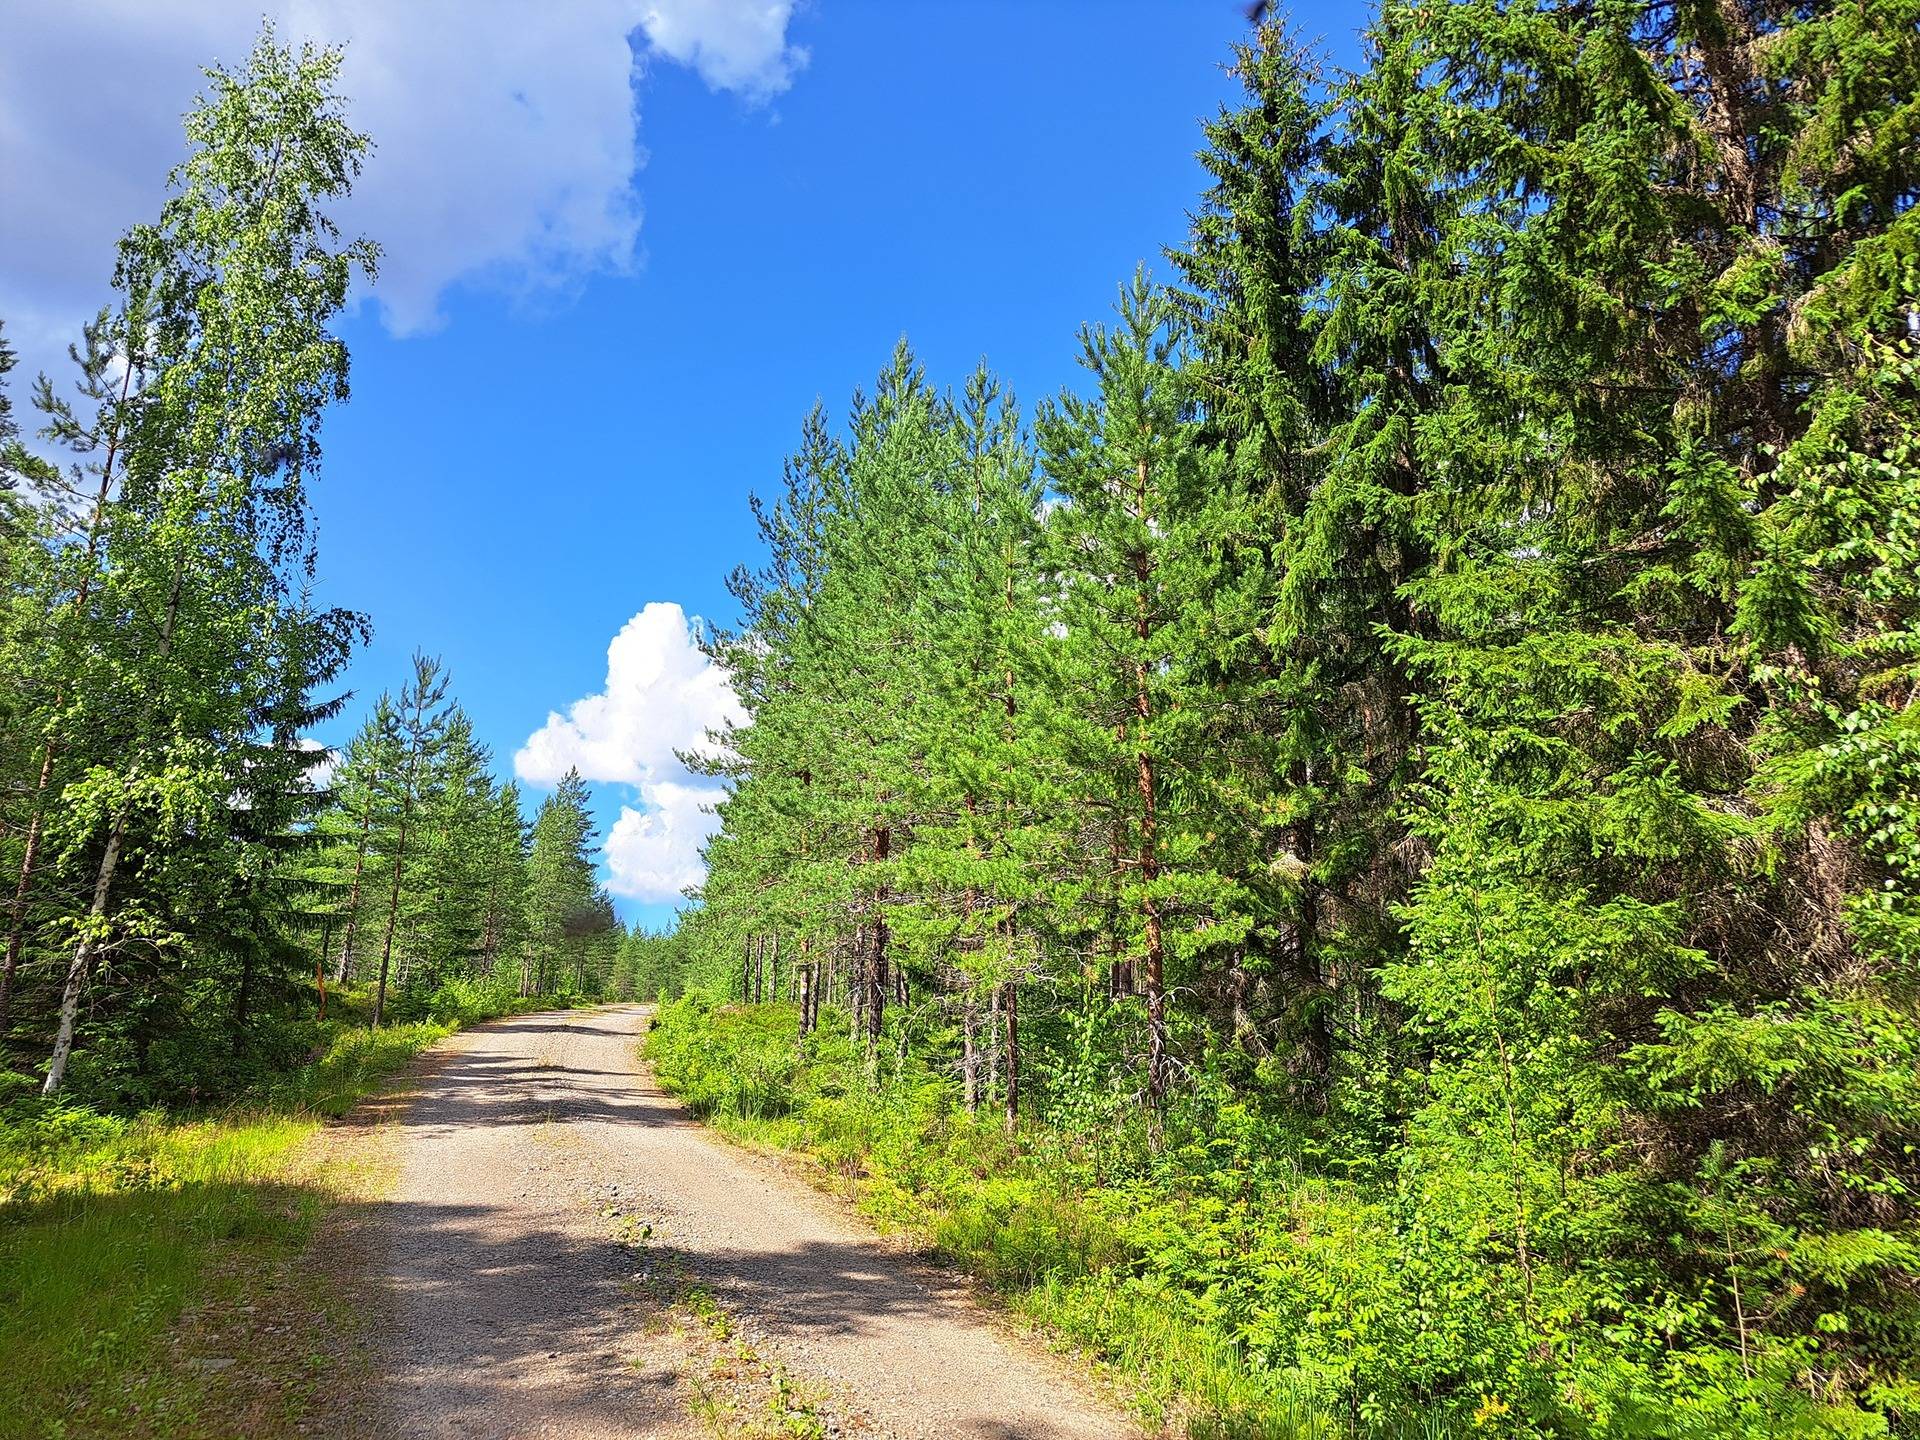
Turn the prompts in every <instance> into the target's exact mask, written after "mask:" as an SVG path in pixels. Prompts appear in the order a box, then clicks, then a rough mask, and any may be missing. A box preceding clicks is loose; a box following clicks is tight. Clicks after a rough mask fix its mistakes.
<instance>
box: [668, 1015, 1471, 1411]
mask: <svg viewBox="0 0 1920 1440" xmlns="http://www.w3.org/2000/svg"><path fill="white" fill-rule="evenodd" d="M798 1019H799V1017H798V1012H797V1009H796V1007H794V1006H792V1005H787V1004H763V1005H752V1006H724V1005H715V1004H714V1003H713V1002H712V1001H711V1000H709V999H707V998H705V997H701V996H694V997H691V998H688V999H685V1000H681V1001H677V1002H672V1003H669V1004H667V1005H665V1006H663V1007H662V1008H661V1010H660V1012H659V1013H658V1016H657V1018H656V1020H655V1023H654V1025H653V1027H652V1028H651V1030H650V1031H649V1032H648V1037H647V1040H646V1042H645V1047H644V1048H645V1053H646V1055H647V1056H648V1058H649V1059H651V1060H652V1061H653V1063H654V1066H655V1071H656V1074H657V1075H658V1076H659V1078H660V1080H661V1081H662V1083H664V1084H665V1085H666V1086H667V1087H668V1088H669V1089H670V1090H672V1091H673V1092H674V1093H675V1094H677V1095H678V1096H680V1097H681V1099H683V1100H684V1101H685V1102H686V1103H687V1105H688V1106H689V1108H690V1109H692V1110H693V1111H694V1112H695V1113H696V1114H697V1115H699V1116H700V1117H701V1118H702V1119H704V1120H706V1121H707V1122H708V1123H709V1124H711V1125H713V1126H714V1127H715V1128H716V1129H718V1130H720V1131H721V1132H722V1133H723V1134H726V1135H728V1136H731V1137H733V1138H735V1139H737V1140H741V1141H745V1142H748V1143H750V1144H754V1145H759V1146H766V1147H770V1148H772V1149H775V1150H779V1151H783V1152H787V1153H789V1154H791V1155H794V1156H797V1157H800V1158H801V1159H803V1160H804V1161H805V1162H806V1163H807V1164H808V1165H809V1166H810V1167H813V1168H814V1169H815V1170H816V1171H817V1173H818V1176H819V1178H821V1179H823V1180H825V1181H826V1182H827V1183H828V1184H829V1185H831V1186H832V1187H833V1188H836V1189H842V1190H844V1191H845V1192H846V1193H847V1194H848V1195H849V1196H850V1197H851V1198H853V1199H854V1200H855V1202H856V1203H857V1205H858V1206H859V1208H860V1210H861V1211H862V1212H863V1213H865V1214H866V1215H867V1216H868V1217H870V1218H871V1219H873V1220H874V1221H875V1222H877V1223H878V1224H879V1225H880V1226H881V1227H882V1228H883V1229H885V1230H887V1231H890V1232H894V1233H899V1234H904V1235H907V1236H910V1237H912V1238H913V1239H915V1240H916V1241H919V1242H921V1243H923V1244H925V1245H927V1246H928V1247H929V1248H930V1249H932V1250H933V1251H934V1252H935V1253H936V1254H937V1255H938V1256H939V1257H940V1258H941V1259H942V1260H944V1261H946V1262H948V1263H950V1264H953V1265H955V1266H957V1267H958V1268H960V1269H962V1270H964V1271H966V1272H967V1273H969V1274H972V1275H974V1276H977V1277H979V1278H980V1279H982V1280H984V1281H985V1282H987V1283H988V1284H989V1285H990V1286H991V1287H992V1288H993V1290H994V1291H995V1292H997V1293H998V1295H999V1296H1001V1297H1002V1298H1003V1299H1004V1300H1005V1301H1006V1302H1007V1303H1008V1304H1009V1305H1010V1306H1011V1307H1012V1308H1013V1309H1014V1310H1015V1311H1016V1312H1017V1313H1019V1314H1020V1315H1022V1316H1024V1317H1026V1318H1028V1319H1030V1320H1031V1321H1033V1322H1034V1323H1036V1324H1037V1325H1039V1326H1040V1327H1041V1328H1042V1329H1043V1330H1045V1331H1047V1332H1048V1333H1050V1334H1051V1335H1053V1336H1054V1337H1056V1338H1058V1339H1060V1340H1064V1341H1065V1342H1067V1343H1068V1344H1069V1345H1071V1346H1072V1347H1074V1348H1075V1349H1077V1350H1079V1351H1081V1352H1082V1353H1084V1354H1085V1355H1087V1356H1090V1357H1092V1358H1094V1359H1095V1360H1097V1361H1098V1362H1100V1363H1101V1364H1102V1365H1103V1366H1104V1367H1106V1369H1107V1370H1108V1371H1109V1372H1110V1373H1111V1374H1112V1375H1113V1376H1114V1377H1115V1378H1117V1379H1118V1381H1119V1382H1120V1384H1121V1385H1122V1387H1123V1388H1124V1389H1125V1390H1126V1391H1128V1392H1129V1394H1130V1395H1131V1397H1132V1399H1133V1401H1134V1404H1135V1405H1136V1407H1137V1408H1138V1409H1139V1410H1140V1412H1141V1413H1142V1414H1143V1415H1144V1416H1146V1417H1147V1418H1148V1419H1149V1420H1151V1421H1154V1422H1157V1423H1165V1424H1169V1425H1172V1426H1173V1427H1174V1428H1175V1429H1176V1430H1184V1431H1185V1432H1186V1433H1188V1434H1190V1435H1192V1436H1194V1437H1199V1440H1347V1437H1354V1440H1360V1437H1366V1440H1442V1437H1450V1436H1456V1435H1458V1436H1468V1435H1475V1436H1477V1435H1487V1434H1495V1435H1497V1434H1500V1433H1502V1430H1503V1427H1502V1425H1501V1423H1500V1422H1501V1420H1502V1417H1503V1416H1504V1415H1506V1413H1507V1406H1506V1405H1505V1403H1504V1402H1502V1401H1501V1400H1500V1399H1499V1397H1497V1396H1495V1395H1493V1394H1488V1395H1485V1396H1483V1397H1481V1398H1480V1399H1479V1401H1478V1402H1477V1403H1476V1405H1474V1406H1471V1407H1467V1408H1465V1409H1461V1408H1459V1407H1453V1408H1451V1409H1449V1408H1447V1407H1444V1406H1441V1405H1438V1404H1436V1405H1434V1406H1433V1407H1431V1408H1428V1409H1426V1410H1424V1412H1423V1413H1412V1412H1410V1411H1407V1410H1404V1409H1403V1410H1401V1411H1400V1412H1399V1413H1389V1412H1388V1410H1387V1408H1386V1406H1385V1404H1384V1403H1382V1402H1385V1401H1387V1400H1388V1399H1389V1398H1390V1396H1389V1393H1388V1392H1389V1390H1390V1389H1392V1388H1394V1387H1395V1386H1396V1385H1398V1386H1405V1385H1406V1384H1408V1383H1410V1382H1412V1380H1413V1376H1412V1374H1411V1372H1412V1370H1413V1369H1414V1367H1415V1366H1416V1365H1417V1364H1418V1359H1417V1357H1415V1356H1411V1355H1405V1354H1396V1353H1395V1346H1394V1344H1393V1342H1392V1340H1391V1338H1390V1332H1389V1327H1387V1326H1386V1325H1384V1324H1383V1323H1382V1322H1383V1320H1384V1319H1385V1318H1386V1317H1385V1312H1386V1311H1387V1310H1388V1309H1389V1308H1390V1304H1389V1302H1388V1301H1387V1300H1386V1299H1385V1297H1386V1296H1387V1295H1388V1294H1389V1293H1390V1292H1391V1289H1392V1285H1391V1281H1392V1277H1390V1276H1389V1275H1388V1274H1387V1273H1386V1272H1385V1266H1386V1263H1387V1249H1388V1246H1387V1240H1388V1236H1389V1234H1390V1232H1391V1228H1392V1226H1391V1219H1390V1216H1389V1213H1388V1211H1387V1209H1386V1207H1385V1206H1384V1205H1383V1204H1382V1203H1381V1202H1380V1200H1379V1199H1378V1198H1377V1197H1374V1196H1370V1195H1369V1194H1368V1193H1367V1191H1366V1189H1365V1187H1364V1186H1361V1185H1359V1184H1356V1183H1353V1182H1350V1181H1341V1180H1338V1179H1329V1178H1326V1177H1323V1176H1320V1177H1316V1176H1312V1175H1310V1174H1309V1173H1308V1170H1307V1169H1306V1167H1305V1165H1304V1163H1303V1160H1304V1157H1303V1156H1301V1155H1300V1154H1298V1153H1295V1154H1292V1155H1288V1154H1285V1153H1284V1152H1276V1149H1275V1147H1274V1145H1273V1137H1272V1133H1271V1131H1270V1130H1269V1129H1266V1128H1263V1127H1262V1126H1261V1125H1260V1124H1259V1118H1260V1117H1259V1116H1257V1115H1256V1114H1255V1113H1253V1112H1252V1111H1251V1110H1250V1109H1249V1108H1248V1107H1247V1106H1245V1105H1244V1104H1241V1103H1229V1104H1226V1105H1222V1106H1219V1107H1217V1108H1216V1107H1214V1106H1212V1105H1210V1104H1208V1103H1207V1102H1206V1100H1204V1099H1202V1098H1200V1097H1198V1096H1196V1098H1195V1101H1194V1103H1193V1104H1191V1105H1189V1106H1182V1107H1176V1108H1175V1109H1174V1110H1172V1111H1170V1112H1169V1114H1168V1115H1167V1117H1166V1119H1165V1120H1164V1122H1163V1129H1162V1131H1161V1134H1160V1135H1159V1137H1158V1140H1157V1143H1156V1139H1155V1137H1154V1136H1153V1135H1152V1134H1151V1133H1149V1128H1148V1125H1147V1124H1146V1123H1145V1122H1144V1121H1143V1120H1141V1119H1140V1117H1138V1115H1137V1114H1136V1115H1134V1116H1132V1117H1131V1118H1129V1117H1128V1116H1127V1115H1126V1114H1124V1113H1120V1111H1119V1110H1118V1107H1108V1106H1105V1105H1101V1104H1100V1103H1099V1102H1098V1101H1096V1100H1095V1099H1094V1097H1093V1096H1091V1095H1083V1096H1082V1101H1083V1107H1082V1114H1083V1117H1084V1119H1085V1121H1086V1123H1085V1124H1084V1125H1083V1126H1063V1125H1060V1124H1046V1123H1038V1122H1036V1123H1027V1124H1023V1125H1022V1126H1021V1127H1020V1128H1019V1130H1018V1132H1017V1133H1016V1134H1015V1135H1012V1136H1009V1135H1008V1134H1007V1133H1006V1130H1005V1129H1004V1127H1003V1126H1002V1125H1001V1123H1000V1121H999V1119H998V1117H997V1116H994V1115H991V1114H980V1115H969V1114H968V1113H967V1112H966V1110H965V1109H964V1108H962V1107H961V1106H959V1105H957V1104H955V1103H954V1100H953V1096H952V1085H951V1082H950V1080H948V1079H947V1078H946V1077H944V1076H942V1075H941V1074H939V1073H938V1072H937V1071H935V1070H931V1069H929V1068H928V1067H927V1066H926V1064H925V1063H924V1060H923V1059H922V1058H921V1056H919V1055H918V1054H917V1053H904V1052H900V1051H896V1052H895V1053H894V1055H893V1056H891V1057H890V1058H889V1059H888V1060H886V1061H885V1062H884V1068H883V1069H882V1070H881V1072H880V1073H878V1074H877V1075H875V1076H873V1077H872V1078H871V1079H870V1078H869V1076H868V1072H867V1070H866V1067H865V1061H864V1058H863V1051H862V1048H861V1047H860V1046H859V1045H858V1044H857V1043H856V1042H854V1041H853V1040H852V1039H850V1038H849V1034H848V1030H847V1027H846V1026H845V1025H844V1024H842V1025H835V1024H832V1023H823V1024H822V1025H821V1026H820V1028H819V1029H817V1030H815V1031H814V1032H813V1033H812V1034H810V1035H809V1036H808V1037H807V1039H806V1043H805V1046H804V1048H803V1047H800V1046H797V1045H796V1043H795V1038H796V1032H797V1027H798ZM1088 1019H1089V1020H1090V1021H1093V1020H1095V1017H1092V1016H1089V1017H1088ZM1096 1023H1097V1021H1096ZM1090 1028H1091V1027H1090ZM1101 1110H1104V1111H1107V1112H1108V1113H1105V1114H1101V1115H1099V1116H1098V1118H1096V1111H1101ZM1282 1295H1284V1296H1285V1297H1286V1304H1287V1307H1289V1308H1291V1309H1292V1310H1293V1311H1294V1312H1295V1313H1294V1314H1293V1315H1292V1317H1291V1319H1289V1317H1287V1316H1285V1315H1283V1314H1281V1313H1277V1312H1276V1310H1275V1309H1274V1308H1273V1302H1274V1300H1275V1299H1276V1298H1277V1297H1279V1296H1282ZM1343 1311H1344V1312H1345V1314H1344V1315H1342V1313H1341V1312H1343ZM1302 1320H1310V1322H1311V1323H1313V1324H1316V1325H1321V1324H1324V1325H1326V1327H1327V1330H1328V1337H1327V1339H1328V1343H1327V1345H1326V1347H1325V1349H1324V1353H1323V1354H1322V1356H1321V1358H1320V1363H1319V1366H1318V1367H1306V1366H1303V1367H1296V1368H1288V1369H1277V1368H1274V1367H1271V1366H1268V1365H1265V1364H1263V1363H1261V1361H1260V1360H1259V1358H1258V1356H1259V1355H1260V1353H1261V1352H1262V1351H1263V1350H1264V1349H1265V1344H1264V1343H1263V1339H1264V1337H1271V1336H1272V1334H1273V1333H1274V1332H1275V1331H1276V1330H1277V1329H1278V1328H1279V1327H1280V1326H1283V1325H1286V1324H1289V1323H1293V1324H1299V1323H1300V1322H1301V1321H1302ZM1316 1371H1318V1373H1316ZM1389 1372H1395V1373H1392V1375H1391V1378H1389ZM1355 1379H1364V1381H1365V1382H1366V1383H1367V1385H1368V1388H1370V1389H1371V1391H1372V1393H1373V1395H1374V1397H1375V1398H1374V1400H1372V1401H1371V1402H1370V1401H1367V1400H1359V1401H1357V1402H1356V1401H1355V1400H1354V1399H1352V1398H1351V1397H1352V1396H1353V1395H1354V1393H1355V1387H1354V1386H1353V1385H1352V1383H1351V1382H1352V1381H1353V1380H1355ZM1341 1397H1346V1398H1341Z"/></svg>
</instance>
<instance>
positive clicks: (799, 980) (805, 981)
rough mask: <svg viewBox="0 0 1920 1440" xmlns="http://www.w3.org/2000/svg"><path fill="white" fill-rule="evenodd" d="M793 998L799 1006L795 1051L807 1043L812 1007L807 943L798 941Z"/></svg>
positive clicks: (811, 975)
mask: <svg viewBox="0 0 1920 1440" xmlns="http://www.w3.org/2000/svg"><path fill="white" fill-rule="evenodd" d="M793 983H794V986H795V994H794V998H795V999H796V1000H797V1001H798V1002H799V1004H800V1021H799V1024H798V1025H797V1026H796V1027H795V1028H794V1034H793V1044H794V1048H795V1049H796V1050H798V1049H802V1048H804V1047H805V1045H806V1043H807V1034H808V1032H809V1031H811V1030H812V1029H813V1016H812V1015H811V1013H809V1012H810V1011H811V1009H812V1006H813V972H812V969H811V967H810V966H809V965H808V962H807V942H806V939H805V938H804V937H802V939H801V941H800V963H799V964H798V965H796V966H794V967H793Z"/></svg>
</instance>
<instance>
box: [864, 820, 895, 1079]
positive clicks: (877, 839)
mask: <svg viewBox="0 0 1920 1440" xmlns="http://www.w3.org/2000/svg"><path fill="white" fill-rule="evenodd" d="M891 844H892V836H891V835H890V834H889V833H888V831H887V827H886V826H884V825H882V826H881V827H880V828H879V829H878V830H876V831H875V832H874V836H873V858H874V860H875V862H876V863H877V862H883V861H885V860H886V858H887V856H888V854H889V853H891ZM885 904H886V897H885V895H884V893H883V892H882V890H881V889H879V888H876V889H875V891H874V904H873V923H872V925H871V926H869V927H868V940H869V942H870V945H871V948H870V949H869V950H868V952H867V1057H868V1062H869V1063H870V1064H871V1063H872V1061H873V1059H874V1056H875V1053H876V1047H877V1046H878V1045H879V1044H880V1032H881V1028H882V1024H883V1022H884V1021H885V1019H886V1011H887V922H886V910H885V908H884V907H885Z"/></svg>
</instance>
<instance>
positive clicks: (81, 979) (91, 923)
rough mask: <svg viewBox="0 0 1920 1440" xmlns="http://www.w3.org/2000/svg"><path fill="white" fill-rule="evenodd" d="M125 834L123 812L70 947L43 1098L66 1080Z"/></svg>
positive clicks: (109, 840)
mask: <svg viewBox="0 0 1920 1440" xmlns="http://www.w3.org/2000/svg"><path fill="white" fill-rule="evenodd" d="M126 833H127V820H126V814H125V812H124V811H123V812H122V813H121V814H120V816H119V817H118V818H116V819H115V820H114V822H113V833H112V834H110V835H108V836H107V848H106V851H105V852H104V853H103V854H102V855H101V857H100V868H99V870H97V871H96V872H95V873H94V878H93V903H92V904H91V905H89V906H88V907H87V924H86V928H85V929H84V930H83V931H82V932H81V934H80V943H79V944H77V945H75V946H74V947H73V959H72V961H71V962H70V963H69V964H68V966H67V983H66V985H65V987H64V988H63V989H62V990H61V992H60V1028H59V1030H58V1032H57V1033H56V1034H55V1035H54V1038H53V1058H52V1059H50V1060H49V1061H48V1062H47V1079H46V1083H45V1084H44V1085H42V1086H41V1087H40V1093H41V1094H42V1095H51V1094H53V1093H54V1092H55V1091H57V1090H59V1088H60V1085H61V1082H62V1081H64V1080H65V1079H66V1078H67V1060H68V1058H69V1057H70V1056H71V1055H72V1054H73V1027H74V1022H75V1021H76V1020H77V1019H78V1017H79V1014H80V992H81V991H82V990H83V989H84V988H85V987H86V983H87V968H88V966H90V965H91V964H92V963H93V956H94V952H95V951H96V950H97V949H98V948H99V943H100V935H101V932H102V931H104V930H105V929H106V924H107V897H108V895H109V894H110V893H111V892H112V890H113V874H114V871H116V870H117V869H119V868H120V846H121V843H122V841H123V840H124V839H125V837H126Z"/></svg>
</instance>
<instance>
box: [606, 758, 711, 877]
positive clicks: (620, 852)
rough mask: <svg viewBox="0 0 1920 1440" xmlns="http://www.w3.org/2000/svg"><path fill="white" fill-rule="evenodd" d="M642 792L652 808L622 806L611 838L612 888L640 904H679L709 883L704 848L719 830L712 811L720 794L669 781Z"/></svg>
mask: <svg viewBox="0 0 1920 1440" xmlns="http://www.w3.org/2000/svg"><path fill="white" fill-rule="evenodd" d="M643 789H644V793H645V795H646V799H647V803H648V805H649V806H650V807H651V808H649V809H645V810H638V809H635V808H634V807H633V806H631V805H622V806H621V807H620V818H619V819H618V820H616V821H614V822H613V830H612V831H611V833H609V834H608V836H607V845H606V855H607V873H608V875H609V877H610V885H609V888H610V889H612V890H613V892H614V893H615V894H617V895H630V896H632V897H633V898H634V899H636V900H655V901H659V900H675V899H678V898H679V896H680V894H681V893H682V892H683V891H685V890H687V889H688V888H689V887H691V886H694V885H698V884H699V883H700V882H701V881H702V880H704V879H706V878H707V877H706V870H705V868H704V867H703V866H702V865H701V863H700V847H701V846H702V845H704V844H706V842H707V837H708V836H710V835H712V834H713V832H714V831H715V830H716V829H717V828H719V823H720V822H719V817H718V816H716V815H714V814H712V813H711V809H712V806H713V804H714V802H715V801H716V800H718V799H720V798H721V792H720V791H718V790H716V789H713V788H712V787H710V786H705V785H678V784H674V783H672V782H670V781H662V782H658V783H655V784H651V785H647V786H645V787H643Z"/></svg>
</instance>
